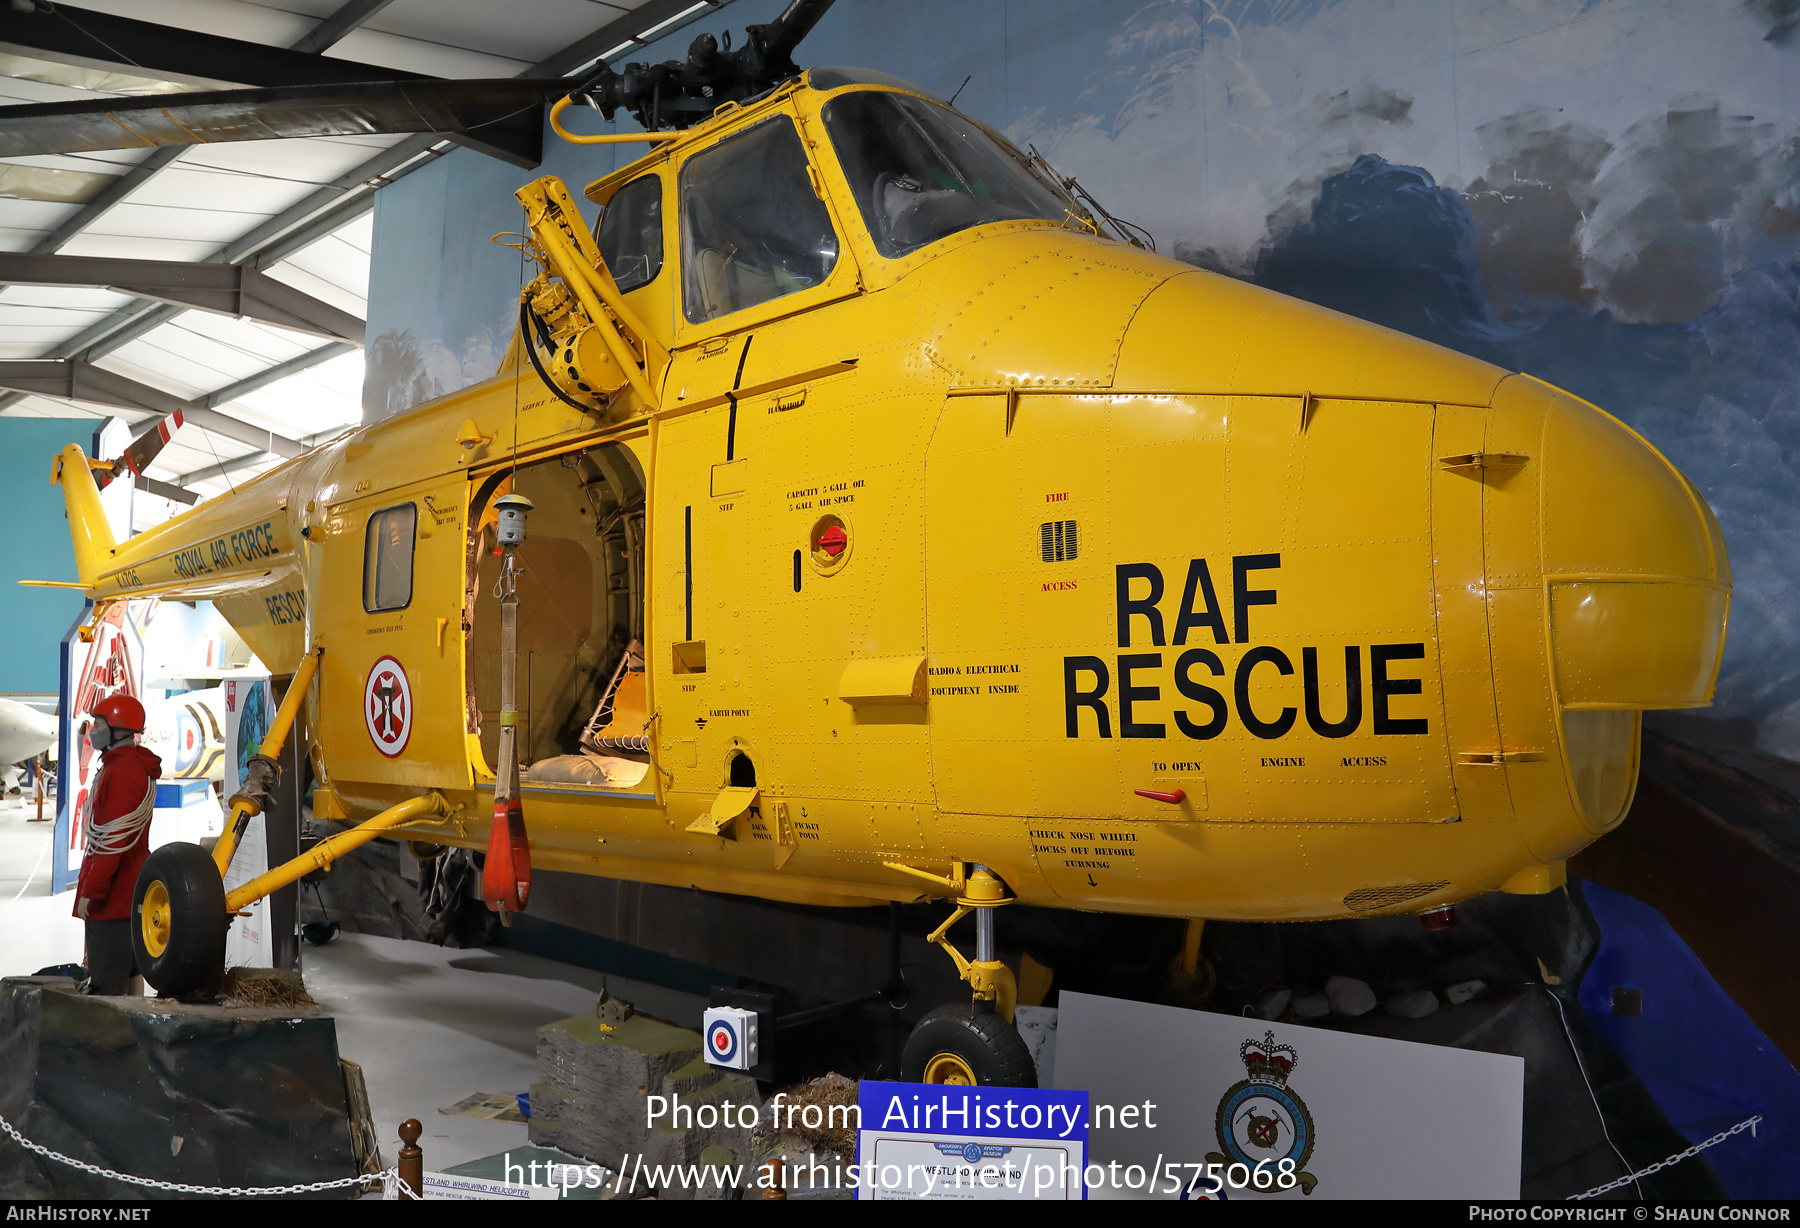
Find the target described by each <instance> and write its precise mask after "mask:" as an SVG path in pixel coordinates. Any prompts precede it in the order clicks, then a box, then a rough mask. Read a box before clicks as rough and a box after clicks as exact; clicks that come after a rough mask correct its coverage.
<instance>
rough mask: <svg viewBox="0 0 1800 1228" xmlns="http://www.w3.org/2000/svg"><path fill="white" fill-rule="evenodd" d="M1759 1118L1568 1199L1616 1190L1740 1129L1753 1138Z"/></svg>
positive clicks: (1573, 1200)
mask: <svg viewBox="0 0 1800 1228" xmlns="http://www.w3.org/2000/svg"><path fill="white" fill-rule="evenodd" d="M1761 1120H1762V1114H1761V1113H1758V1114H1757V1115H1756V1116H1754V1117H1747V1118H1745V1119H1744V1120H1743V1121H1740V1122H1739V1123H1738V1124H1737V1125H1735V1126H1733V1127H1731V1129H1729V1130H1721V1131H1720V1132H1719V1133H1717V1134H1715V1135H1713V1136H1712V1137H1711V1138H1709V1139H1707V1140H1706V1141H1705V1142H1704V1143H1695V1144H1694V1145H1693V1146H1692V1147H1689V1148H1688V1149H1687V1150H1686V1151H1684V1152H1682V1153H1681V1154H1680V1155H1672V1156H1670V1157H1669V1158H1668V1159H1666V1160H1661V1161H1659V1162H1657V1163H1655V1164H1652V1165H1651V1166H1650V1167H1649V1168H1640V1169H1638V1170H1637V1171H1636V1172H1635V1173H1632V1174H1630V1175H1629V1176H1624V1177H1620V1178H1619V1179H1618V1180H1617V1181H1608V1182H1607V1183H1606V1184H1605V1185H1596V1186H1595V1187H1594V1188H1593V1189H1591V1190H1589V1191H1588V1192H1587V1193H1585V1194H1571V1195H1569V1197H1568V1201H1569V1202H1580V1201H1581V1200H1582V1199H1584V1198H1595V1197H1598V1196H1599V1195H1601V1194H1604V1193H1606V1192H1607V1191H1608V1190H1616V1189H1618V1188H1619V1187H1620V1186H1621V1185H1629V1184H1631V1183H1632V1182H1633V1181H1636V1180H1637V1179H1638V1178H1639V1177H1648V1176H1649V1175H1650V1174H1651V1173H1656V1172H1661V1171H1662V1170H1663V1169H1665V1168H1667V1167H1669V1166H1670V1165H1671V1164H1679V1163H1681V1162H1682V1161H1683V1160H1687V1159H1691V1158H1693V1157H1694V1156H1697V1155H1699V1154H1700V1153H1701V1152H1702V1151H1705V1150H1706V1149H1707V1148H1708V1147H1715V1146H1717V1145H1718V1144H1720V1143H1722V1142H1724V1141H1725V1140H1726V1139H1728V1138H1730V1137H1731V1136H1732V1135H1734V1134H1737V1133H1739V1132H1740V1131H1743V1130H1748V1131H1750V1137H1751V1138H1755V1137H1756V1123H1757V1122H1759V1121H1761Z"/></svg>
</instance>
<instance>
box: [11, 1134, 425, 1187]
mask: <svg viewBox="0 0 1800 1228" xmlns="http://www.w3.org/2000/svg"><path fill="white" fill-rule="evenodd" d="M0 1130H4V1131H5V1132H6V1133H7V1134H8V1135H10V1136H11V1137H12V1140H13V1141H14V1142H16V1143H18V1144H19V1146H21V1147H23V1148H25V1150H27V1151H32V1152H36V1153H37V1154H38V1155H41V1156H43V1157H44V1158H45V1159H48V1160H55V1161H56V1162H57V1163H59V1164H67V1165H68V1166H69V1167H70V1168H79V1169H80V1170H81V1171H82V1172H84V1173H92V1174H93V1175H94V1176H96V1177H110V1178H111V1179H112V1180H114V1181H123V1182H125V1183H126V1184H127V1185H137V1186H142V1187H144V1188H145V1189H150V1190H167V1191H169V1192H170V1193H173V1194H237V1195H245V1194H249V1195H259V1194H260V1195H269V1194H317V1193H321V1192H323V1191H325V1190H341V1189H347V1188H349V1187H350V1186H353V1185H366V1184H368V1183H369V1182H371V1181H380V1182H381V1183H382V1185H383V1187H390V1186H394V1185H398V1187H399V1192H400V1195H401V1196H402V1197H405V1198H416V1197H417V1195H415V1194H414V1193H413V1192H412V1190H410V1189H409V1188H407V1186H406V1185H405V1184H404V1183H402V1182H401V1181H400V1170H399V1169H398V1168H390V1169H386V1170H384V1171H382V1172H379V1173H360V1174H358V1175H357V1176H354V1177H341V1178H339V1179H338V1180H336V1181H314V1182H310V1183H309V1184H306V1185H254V1186H243V1187H239V1186H216V1185H188V1184H186V1183H185V1182H181V1181H158V1180H156V1179H155V1178H154V1177H134V1176H132V1175H131V1174H130V1173H116V1172H114V1171H113V1170H112V1169H110V1168H101V1167H100V1166H99V1165H98V1164H89V1163H88V1162H87V1161H86V1160H77V1159H74V1158H73V1157H70V1156H66V1155H63V1154H62V1153H61V1152H59V1151H52V1150H50V1148H48V1147H46V1146H44V1145H43V1144H42V1143H34V1142H32V1141H31V1140H30V1139H28V1138H26V1137H25V1136H24V1135H23V1134H20V1133H19V1132H18V1131H17V1130H15V1129H14V1128H13V1124H12V1123H11V1122H10V1121H7V1120H6V1118H4V1117H0Z"/></svg>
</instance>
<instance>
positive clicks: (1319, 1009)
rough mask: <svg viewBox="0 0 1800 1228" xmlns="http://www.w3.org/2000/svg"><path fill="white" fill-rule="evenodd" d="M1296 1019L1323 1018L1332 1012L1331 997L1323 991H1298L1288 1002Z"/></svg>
mask: <svg viewBox="0 0 1800 1228" xmlns="http://www.w3.org/2000/svg"><path fill="white" fill-rule="evenodd" d="M1288 1005H1289V1007H1290V1008H1291V1009H1292V1010H1293V1012H1294V1018H1296V1019H1323V1018H1325V1016H1327V1015H1329V1014H1330V1013H1331V999H1330V998H1327V997H1326V996H1325V995H1324V994H1322V993H1298V994H1295V995H1294V1000H1293V1001H1292V1002H1290V1003H1288Z"/></svg>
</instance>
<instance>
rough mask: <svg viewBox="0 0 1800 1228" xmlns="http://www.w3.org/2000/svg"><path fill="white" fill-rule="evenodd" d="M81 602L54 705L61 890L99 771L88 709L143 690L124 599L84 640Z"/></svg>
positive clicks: (75, 862) (138, 650) (83, 838)
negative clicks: (89, 735)
mask: <svg viewBox="0 0 1800 1228" xmlns="http://www.w3.org/2000/svg"><path fill="white" fill-rule="evenodd" d="M93 608H94V607H93V605H92V604H91V603H90V604H88V605H85V606H83V607H82V611H81V617H79V618H77V619H76V620H75V625H74V626H72V627H70V628H69V630H68V633H67V634H66V635H64V636H63V640H62V671H61V672H62V679H61V687H60V694H59V696H58V699H59V702H58V708H57V710H58V711H59V712H60V713H61V717H60V720H61V728H60V730H59V731H58V735H57V736H58V739H59V743H58V747H57V760H56V845H55V849H56V851H55V860H54V863H53V865H52V867H51V875H50V890H51V891H52V892H59V891H66V890H68V889H69V888H70V887H73V886H74V885H75V880H76V879H77V878H78V877H80V874H81V853H82V849H83V848H84V847H85V846H86V844H87V825H86V822H85V819H86V813H87V800H88V790H89V788H90V787H91V786H92V784H93V783H94V779H95V777H96V776H97V775H98V774H99V771H100V756H99V755H97V754H95V753H94V748H93V747H91V746H89V745H88V742H87V737H86V734H87V726H88V720H89V717H90V714H91V713H92V712H93V710H94V707H95V705H97V704H98V703H99V702H100V701H101V700H103V699H107V698H109V697H111V696H113V695H129V696H131V697H132V698H133V699H138V700H142V698H143V692H144V640H143V636H142V635H140V634H139V633H138V628H137V624H136V623H135V622H134V621H133V619H132V615H131V609H130V603H128V602H123V601H121V602H117V603H116V604H114V605H111V606H109V607H107V610H106V613H104V614H103V615H101V616H100V619H99V621H98V622H96V623H94V624H93V627H92V635H91V637H90V638H89V639H88V640H86V641H85V642H84V641H83V640H82V638H81V632H82V629H83V627H84V626H86V625H87V622H88V619H89V617H90V616H91V615H92V612H93Z"/></svg>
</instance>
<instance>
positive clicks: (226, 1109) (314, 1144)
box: [0, 977, 357, 1199]
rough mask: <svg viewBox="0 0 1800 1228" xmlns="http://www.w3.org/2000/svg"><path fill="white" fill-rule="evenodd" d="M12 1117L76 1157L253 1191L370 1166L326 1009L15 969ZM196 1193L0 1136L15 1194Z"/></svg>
mask: <svg viewBox="0 0 1800 1228" xmlns="http://www.w3.org/2000/svg"><path fill="white" fill-rule="evenodd" d="M0 1116H3V1117H5V1119H6V1120H7V1121H9V1122H11V1123H12V1124H13V1125H14V1126H15V1127H16V1128H17V1129H18V1130H19V1132H20V1133H22V1134H23V1135H24V1136H25V1137H26V1138H28V1139H31V1140H32V1141H33V1142H35V1143H38V1144H41V1145H42V1146H45V1147H48V1148H50V1149H52V1150H54V1151H57V1152H60V1153H61V1154H63V1155H66V1156H70V1157H72V1158H74V1159H77V1160H83V1161H86V1162H87V1163H89V1164H95V1165H98V1166H100V1167H102V1168H107V1169H111V1170H113V1171H115V1172H121V1173H129V1174H131V1175H133V1176H137V1177H147V1178H151V1179H154V1180H158V1181H171V1182H182V1183H186V1184H191V1185H205V1186H221V1187H231V1188H239V1189H241V1188H244V1187H247V1186H279V1185H300V1184H307V1183H310V1182H314V1181H332V1180H336V1179H339V1178H343V1177H349V1176H352V1175H353V1174H354V1173H355V1172H356V1171H357V1166H356V1160H355V1157H354V1154H353V1152H352V1150H351V1144H350V1119H349V1109H348V1105H347V1101H346V1097H345V1092H344V1072H343V1068H342V1066H341V1065H340V1064H339V1060H338V1045H337V1028H336V1024H335V1022H334V1021H333V1020H332V1019H331V1017H330V1016H329V1015H326V1014H325V1013H324V1011H323V1010H322V1009H321V1008H319V1007H318V1006H303V1007H244V1006H231V1007H227V1006H194V1005H188V1004H185V1003H179V1002H174V1001H169V1000H164V999H160V998H101V997H89V996H86V995H83V994H81V993H78V992H77V991H76V985H75V982H73V981H71V980H67V979H65V978H62V977H7V978H6V979H5V980H3V981H0ZM355 1192H356V1190H355V1187H350V1188H346V1189H339V1190H333V1191H329V1192H325V1193H318V1194H312V1195H305V1197H314V1198H348V1197H352V1196H353V1195H354V1194H355ZM191 1197H195V1195H192V1194H174V1193H170V1192H168V1191H164V1190H155V1189H145V1188H143V1187H140V1186H134V1185H130V1184H127V1183H125V1182H122V1181H117V1180H114V1179H112V1178H109V1177H97V1176H93V1175H91V1174H89V1173H85V1172H83V1171H81V1170H80V1169H76V1168H71V1167H70V1166H68V1165H66V1164H62V1163H58V1162H55V1161H52V1160H48V1159H45V1158H43V1157H41V1156H38V1155H35V1154H33V1153H30V1152H28V1151H26V1150H25V1149H24V1148H23V1147H21V1146H19V1145H18V1144H17V1143H15V1142H13V1141H12V1140H11V1139H9V1138H5V1137H0V1198H32V1199H42V1198H60V1199H95V1198H109V1199H110V1198H120V1199H144V1198H191Z"/></svg>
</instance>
